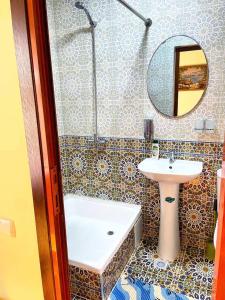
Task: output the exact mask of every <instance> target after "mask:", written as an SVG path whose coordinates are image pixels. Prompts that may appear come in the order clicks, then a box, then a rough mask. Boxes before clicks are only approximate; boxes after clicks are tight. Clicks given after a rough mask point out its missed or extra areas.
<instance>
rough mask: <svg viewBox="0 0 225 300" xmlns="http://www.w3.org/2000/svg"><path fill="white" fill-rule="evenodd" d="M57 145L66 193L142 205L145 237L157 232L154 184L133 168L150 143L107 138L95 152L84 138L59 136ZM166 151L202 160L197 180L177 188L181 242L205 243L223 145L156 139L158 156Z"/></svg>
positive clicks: (210, 234)
mask: <svg viewBox="0 0 225 300" xmlns="http://www.w3.org/2000/svg"><path fill="white" fill-rule="evenodd" d="M60 146H61V159H62V166H63V168H62V169H63V181H64V192H65V193H78V194H84V195H89V196H93V197H100V198H103V199H112V200H115V201H124V202H129V203H138V204H141V205H142V213H143V219H144V226H143V228H144V235H145V237H149V236H153V237H154V236H158V230H159V217H160V215H159V199H160V196H159V187H158V183H157V182H153V181H150V180H148V179H146V178H145V177H144V176H142V175H141V174H140V172H139V171H138V169H137V165H138V163H140V162H141V161H142V160H143V159H144V158H145V157H149V156H151V144H150V143H149V142H146V141H145V140H141V139H118V138H114V139H113V138H111V139H107V140H106V145H105V146H101V147H99V149H98V150H96V149H95V147H93V143H91V142H89V141H88V139H87V138H85V137H73V136H64V137H61V139H60ZM171 150H173V151H175V157H176V158H181V159H191V160H200V161H202V162H204V170H203V173H202V175H201V176H200V178H198V179H196V180H194V181H192V182H190V183H188V184H184V185H183V186H181V191H180V228H181V235H182V242H183V243H185V244H191V245H192V246H193V243H195V244H196V246H198V247H204V246H205V242H206V241H207V240H209V239H211V238H212V237H213V229H214V228H213V222H214V219H213V218H214V217H213V201H214V199H215V198H216V176H215V174H216V170H217V169H218V168H220V166H221V158H222V144H221V143H204V142H202V143H200V142H197V143H196V142H181V141H175V140H174V141H163V140H161V141H160V156H161V157H165V156H167V155H168V152H169V151H171Z"/></svg>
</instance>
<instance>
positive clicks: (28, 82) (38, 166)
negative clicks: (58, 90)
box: [11, 0, 70, 300]
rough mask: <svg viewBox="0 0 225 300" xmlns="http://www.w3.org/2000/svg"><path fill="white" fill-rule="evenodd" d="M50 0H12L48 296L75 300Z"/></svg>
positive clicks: (41, 267)
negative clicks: (71, 293)
mask: <svg viewBox="0 0 225 300" xmlns="http://www.w3.org/2000/svg"><path fill="white" fill-rule="evenodd" d="M45 5H46V3H45V1H44V0H11V13H12V24H13V32H14V40H15V48H16V58H17V66H18V75H19V82H20V92H21V101H22V108H23V116H24V125H25V134H26V140H27V151H28V158H29V167H30V176H31V185H32V193H33V203H34V212H35V220H36V231H37V240H38V249H39V257H40V269H41V276H42V284H43V293H44V299H45V300H69V299H70V296H69V278H68V277H69V276H68V275H69V274H68V256H67V243H66V230H65V217H64V207H63V193H62V180H61V173H60V154H59V145H58V133H57V123H56V111H55V100H54V90H53V79H52V71H51V56H50V46H49V39H48V25H47V13H46V7H45Z"/></svg>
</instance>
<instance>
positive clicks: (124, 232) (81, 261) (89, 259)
mask: <svg viewBox="0 0 225 300" xmlns="http://www.w3.org/2000/svg"><path fill="white" fill-rule="evenodd" d="M64 206H65V217H66V229H67V244H68V256H69V264H70V265H73V266H77V267H79V268H83V269H87V270H90V271H94V272H97V273H99V274H102V273H103V272H104V270H105V268H106V266H107V265H108V264H109V262H110V261H111V260H112V258H113V256H114V255H115V253H116V252H117V251H118V249H119V248H120V246H121V245H122V243H123V241H124V240H125V239H126V237H127V236H128V234H129V232H130V230H131V229H132V228H133V226H134V225H135V224H137V223H138V224H137V225H136V228H135V229H136V232H139V235H140V227H141V225H140V224H141V222H140V221H138V220H140V216H141V206H140V205H133V204H127V203H122V202H116V201H109V200H102V199H97V198H90V197H86V196H78V195H74V194H68V195H66V196H65V197H64ZM137 221H138V222H137ZM109 231H113V232H114V234H113V235H108V234H107V233H108V232H109Z"/></svg>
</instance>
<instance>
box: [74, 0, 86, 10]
mask: <svg viewBox="0 0 225 300" xmlns="http://www.w3.org/2000/svg"><path fill="white" fill-rule="evenodd" d="M75 6H76V8H78V9H84V6H83V5H82V4H81V3H80V1H77V2H76V3H75Z"/></svg>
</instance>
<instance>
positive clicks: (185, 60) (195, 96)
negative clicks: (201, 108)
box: [178, 50, 206, 116]
mask: <svg viewBox="0 0 225 300" xmlns="http://www.w3.org/2000/svg"><path fill="white" fill-rule="evenodd" d="M200 64H206V59H205V54H204V52H203V51H202V50H195V51H186V52H180V66H189V65H200ZM203 92H204V90H199V91H179V92H178V115H179V116H181V115H184V114H186V113H188V112H189V111H190V110H192V108H194V107H195V105H196V104H197V103H198V101H199V99H200V98H201V96H202V94H203Z"/></svg>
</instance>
